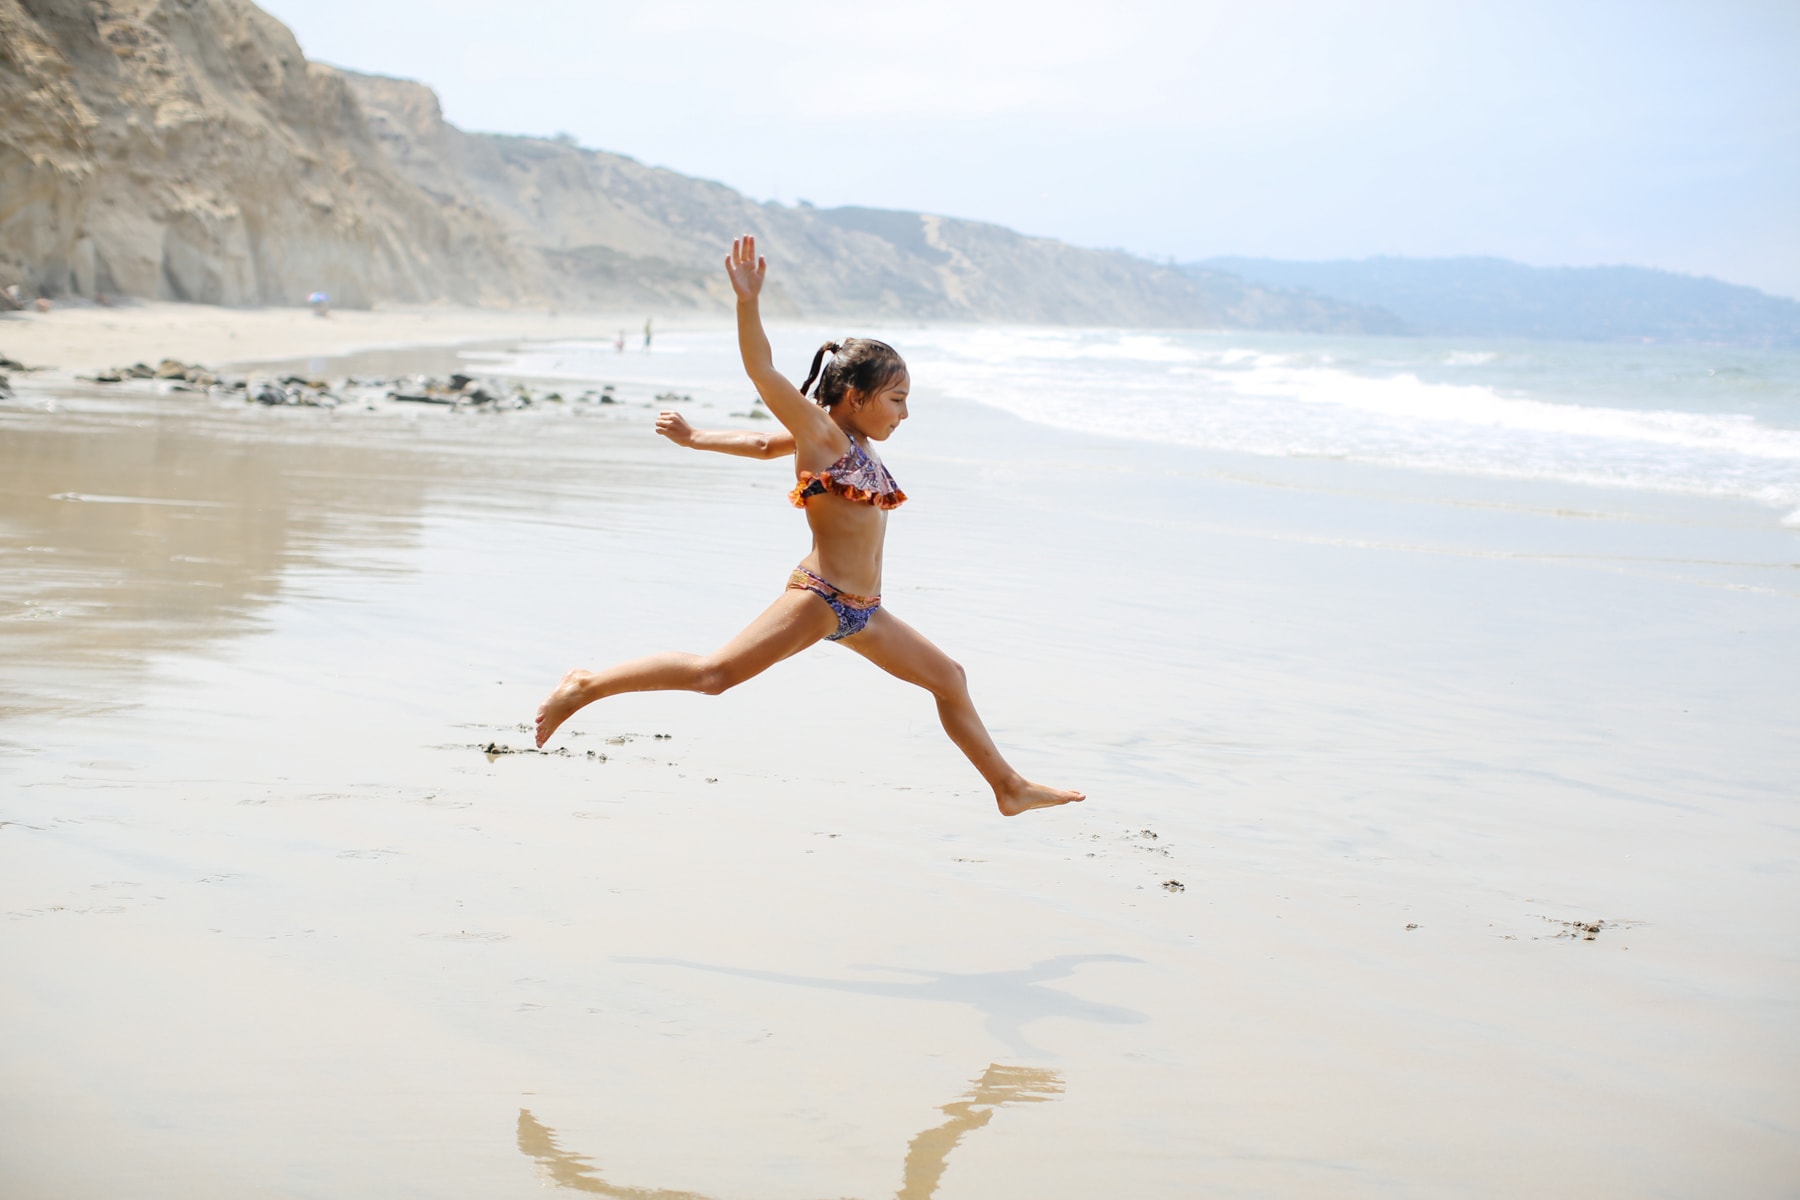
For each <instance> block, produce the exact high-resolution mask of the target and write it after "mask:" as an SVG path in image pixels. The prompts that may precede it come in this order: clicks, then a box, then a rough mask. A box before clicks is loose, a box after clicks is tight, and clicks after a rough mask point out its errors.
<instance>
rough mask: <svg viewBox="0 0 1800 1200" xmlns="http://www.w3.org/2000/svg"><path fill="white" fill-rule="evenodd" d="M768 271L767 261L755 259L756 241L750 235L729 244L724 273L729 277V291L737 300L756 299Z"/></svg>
mask: <svg viewBox="0 0 1800 1200" xmlns="http://www.w3.org/2000/svg"><path fill="white" fill-rule="evenodd" d="M768 269H769V264H768V261H767V260H766V259H761V258H758V257H756V239H755V238H754V237H752V236H751V235H750V234H747V233H746V234H745V235H744V236H743V237H741V238H738V239H737V240H735V241H733V242H732V243H731V253H730V254H727V255H726V256H725V273H726V274H727V275H729V276H731V290H732V291H734V292H736V293H737V295H738V299H739V300H754V299H756V296H757V293H759V292H761V291H762V285H763V274H764V272H766V271H767V270H768Z"/></svg>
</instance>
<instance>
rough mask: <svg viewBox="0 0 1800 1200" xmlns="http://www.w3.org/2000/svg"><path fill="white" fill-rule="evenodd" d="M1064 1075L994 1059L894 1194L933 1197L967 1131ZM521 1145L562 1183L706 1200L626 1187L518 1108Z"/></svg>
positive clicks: (1043, 1092)
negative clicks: (610, 1180)
mask: <svg viewBox="0 0 1800 1200" xmlns="http://www.w3.org/2000/svg"><path fill="white" fill-rule="evenodd" d="M1062 1090H1063V1082H1062V1076H1060V1075H1058V1074H1057V1073H1056V1072H1055V1071H1046V1070H1042V1069H1040V1068H1037V1067H1011V1066H1004V1065H1002V1064H1000V1063H994V1064H992V1065H991V1066H989V1067H988V1069H987V1070H986V1071H984V1072H982V1075H981V1078H980V1079H977V1080H976V1081H975V1084H974V1086H973V1087H972V1088H970V1090H969V1091H968V1093H967V1094H966V1095H964V1096H963V1097H961V1098H960V1099H957V1100H952V1101H951V1102H950V1103H948V1104H946V1105H944V1106H943V1107H942V1108H941V1109H939V1110H938V1111H940V1112H942V1113H943V1114H944V1115H945V1116H946V1117H948V1118H949V1120H947V1121H945V1122H943V1123H942V1124H941V1125H934V1126H932V1127H931V1128H930V1129H926V1130H923V1131H922V1132H920V1133H919V1134H918V1136H916V1137H914V1138H913V1140H912V1141H911V1142H909V1143H907V1147H906V1161H905V1164H904V1165H903V1166H902V1168H901V1183H900V1190H899V1191H898V1192H896V1193H894V1196H895V1200H929V1197H931V1196H934V1195H936V1194H937V1189H938V1183H939V1181H940V1180H942V1179H943V1177H944V1168H945V1167H946V1166H948V1165H949V1160H950V1152H951V1151H952V1150H954V1149H956V1147H957V1145H958V1143H960V1142H961V1141H962V1139H963V1135H964V1134H966V1133H969V1132H971V1131H973V1130H976V1129H980V1128H981V1127H982V1126H984V1125H986V1124H987V1123H988V1122H989V1121H991V1120H993V1119H994V1112H995V1111H996V1110H997V1109H1001V1108H1005V1107H1006V1106H1007V1105H1009V1104H1041V1103H1043V1102H1044V1101H1046V1100H1054V1099H1055V1098H1056V1097H1058V1096H1060V1095H1061V1094H1062ZM519 1150H520V1152H521V1153H523V1154H525V1155H527V1156H528V1157H530V1158H533V1159H535V1160H536V1161H537V1163H538V1166H539V1167H540V1168H541V1169H542V1170H543V1172H544V1173H545V1175H546V1176H547V1177H548V1178H549V1180H550V1181H551V1182H553V1183H555V1184H557V1185H558V1186H560V1187H565V1188H570V1189H572V1190H574V1191H578V1192H588V1193H590V1194H592V1195H596V1196H614V1197H618V1198H619V1200H708V1197H705V1196H702V1195H699V1194H698V1193H695V1192H671V1191H667V1190H665V1189H663V1188H644V1187H626V1186H621V1185H619V1184H612V1183H608V1182H607V1181H606V1180H604V1179H602V1178H601V1177H600V1176H599V1174H598V1173H597V1171H596V1169H595V1168H594V1167H593V1166H592V1165H591V1164H592V1162H593V1160H592V1159H591V1158H589V1157H587V1156H586V1155H582V1154H573V1153H571V1152H569V1151H567V1150H564V1149H563V1148H562V1147H560V1146H558V1145H557V1144H556V1131H555V1130H553V1129H551V1128H549V1127H548V1126H546V1125H544V1124H542V1123H541V1122H539V1121H538V1119H537V1118H536V1117H534V1116H532V1115H531V1110H529V1109H524V1108H522V1109H520V1110H519Z"/></svg>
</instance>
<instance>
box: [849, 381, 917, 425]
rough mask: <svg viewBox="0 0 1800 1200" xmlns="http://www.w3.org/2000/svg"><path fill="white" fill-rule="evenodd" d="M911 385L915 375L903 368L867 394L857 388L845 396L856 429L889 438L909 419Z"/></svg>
mask: <svg viewBox="0 0 1800 1200" xmlns="http://www.w3.org/2000/svg"><path fill="white" fill-rule="evenodd" d="M911 389H912V377H911V376H910V375H908V374H907V373H906V372H905V371H902V372H900V374H899V375H898V376H896V377H895V378H894V379H891V380H889V381H888V382H887V383H886V384H884V385H883V386H882V387H881V389H880V390H879V391H877V392H875V393H874V394H873V395H871V396H868V397H867V398H865V397H863V396H861V395H859V394H857V393H854V392H853V393H851V394H850V395H849V396H847V397H845V402H846V403H848V404H849V405H850V417H851V423H852V424H853V425H855V427H856V431H857V432H858V433H860V434H862V435H863V436H864V437H866V438H870V439H873V440H874V441H877V442H885V441H887V440H888V438H889V437H891V436H892V435H893V432H894V430H896V429H898V428H900V422H902V421H904V420H906V396H907V393H908V392H909V391H910V390H911Z"/></svg>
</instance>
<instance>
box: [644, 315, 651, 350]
mask: <svg viewBox="0 0 1800 1200" xmlns="http://www.w3.org/2000/svg"><path fill="white" fill-rule="evenodd" d="M644 350H645V352H646V353H648V352H649V350H650V318H649V317H645V318H644Z"/></svg>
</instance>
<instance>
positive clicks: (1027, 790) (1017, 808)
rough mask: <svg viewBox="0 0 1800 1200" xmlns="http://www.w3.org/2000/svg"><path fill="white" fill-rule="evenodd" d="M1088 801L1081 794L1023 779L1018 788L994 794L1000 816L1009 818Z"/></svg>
mask: <svg viewBox="0 0 1800 1200" xmlns="http://www.w3.org/2000/svg"><path fill="white" fill-rule="evenodd" d="M1086 799H1087V797H1086V796H1084V795H1082V794H1081V793H1080V792H1069V791H1064V790H1063V789H1062V788H1053V787H1045V786H1044V785H1043V784H1041V783H1033V782H1031V781H1030V780H1029V779H1021V780H1020V781H1019V784H1018V786H1017V787H1013V788H1008V789H1007V790H1006V791H1004V792H995V793H994V800H995V802H996V803H998V804H999V805H1000V814H1001V815H1002V816H1007V817H1016V816H1018V815H1019V814H1020V813H1022V812H1030V811H1031V810H1032V809H1034V808H1055V807H1056V806H1057V805H1058V804H1073V803H1074V802H1075V801H1077V800H1086Z"/></svg>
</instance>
